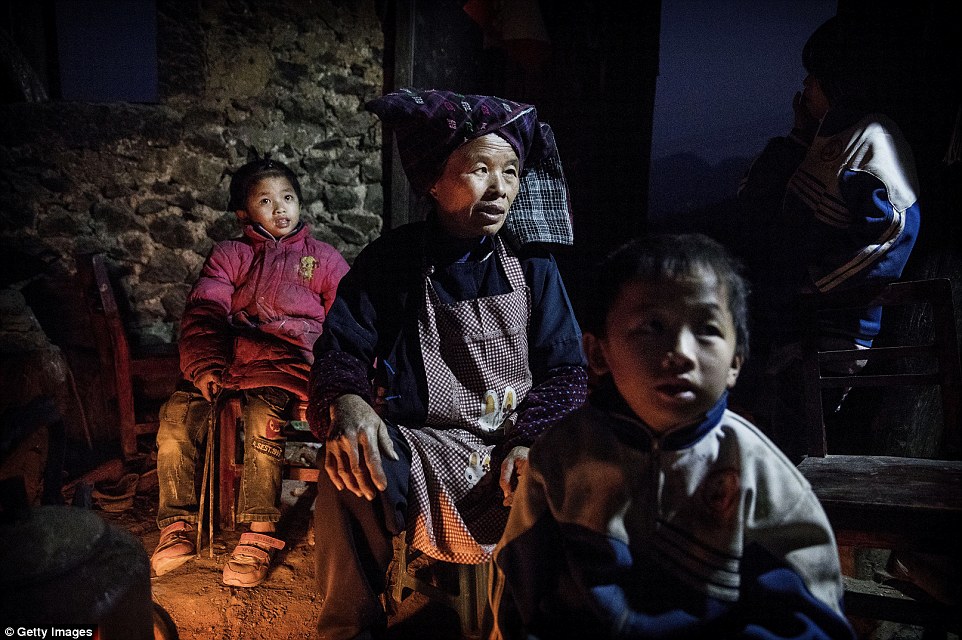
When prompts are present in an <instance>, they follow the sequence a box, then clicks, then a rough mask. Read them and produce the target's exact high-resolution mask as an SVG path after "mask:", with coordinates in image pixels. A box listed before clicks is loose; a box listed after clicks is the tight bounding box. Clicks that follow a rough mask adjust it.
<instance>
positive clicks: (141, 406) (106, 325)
mask: <svg viewBox="0 0 962 640" xmlns="http://www.w3.org/2000/svg"><path fill="white" fill-rule="evenodd" d="M89 268H90V272H91V275H92V281H93V286H94V287H96V292H95V294H94V297H95V300H94V301H92V302H93V304H92V310H93V311H94V312H95V315H96V316H97V317H98V319H99V320H98V321H99V323H100V327H95V329H94V333H95V338H96V341H97V349H98V351H99V352H100V353H101V364H103V365H104V366H106V367H110V369H111V370H112V372H113V376H111V378H110V379H109V381H107V380H105V382H108V384H107V386H108V387H109V388H110V391H111V395H112V396H113V397H112V398H111V401H112V404H114V405H115V406H114V409H115V411H116V413H117V421H118V429H119V435H120V442H121V448H122V449H123V454H124V458H131V457H134V456H136V455H137V437H138V436H140V435H143V434H150V433H154V432H156V431H157V428H158V426H159V418H158V415H157V414H158V412H159V409H160V405H161V404H162V403H163V401H164V400H166V398H167V397H169V396H170V394H171V393H173V391H174V388H175V386H176V384H177V381H178V380H179V379H180V365H179V358H178V355H177V345H175V344H165V345H157V346H156V347H154V348H151V349H147V348H134V347H133V346H132V345H131V344H130V341H129V338H128V336H127V328H126V326H125V325H124V319H123V316H122V312H121V308H120V307H119V305H118V304H117V299H116V297H115V295H114V288H113V283H112V282H111V280H110V274H109V271H108V269H107V264H106V261H105V258H104V256H103V254H99V253H97V254H92V255H91V256H90V262H89Z"/></svg>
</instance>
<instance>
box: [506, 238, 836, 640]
mask: <svg viewBox="0 0 962 640" xmlns="http://www.w3.org/2000/svg"><path fill="white" fill-rule="evenodd" d="M595 276H596V282H595V283H594V286H593V287H590V288H589V291H590V294H589V295H590V296H591V298H592V299H591V300H589V304H588V305H587V306H586V309H587V317H586V318H585V322H584V324H583V329H584V333H585V335H584V347H585V352H586V354H587V356H588V362H589V365H590V367H591V371H592V373H593V374H594V376H595V380H596V384H595V386H594V388H593V390H592V392H591V394H590V396H589V400H588V403H587V404H586V405H585V406H584V407H583V408H581V409H579V410H577V411H575V412H574V413H572V414H571V415H569V416H568V417H567V418H565V420H564V421H562V422H561V423H559V424H558V425H557V426H556V427H554V428H553V429H551V430H549V431H548V432H546V433H545V434H543V436H541V438H540V439H539V440H537V441H536V442H535V444H534V445H533V446H532V448H531V452H530V459H529V463H528V465H527V468H526V469H525V472H524V475H523V476H522V479H521V482H520V484H519V486H518V490H517V492H516V493H515V497H514V504H513V506H512V509H511V515H510V518H509V521H508V525H507V528H506V530H505V532H504V536H503V537H502V539H501V541H500V542H499V544H498V546H497V548H496V550H495V561H496V564H497V568H498V571H496V577H495V579H494V581H493V584H492V593H491V601H492V606H493V609H494V627H495V628H494V633H493V635H492V637H494V638H542V639H547V638H551V639H552V640H555V639H559V638H585V637H592V638H596V637H604V638H668V637H677V638H701V637H704V638H734V637H738V638H788V637H791V638H801V637H804V638H851V637H853V634H852V631H851V628H850V626H849V624H848V622H847V621H846V620H845V618H844V616H843V614H842V610H841V599H842V582H841V572H840V568H839V561H838V552H837V549H836V545H835V539H834V536H833V534H832V530H831V528H830V526H829V523H828V520H827V518H826V516H825V513H824V511H823V510H822V507H821V505H820V504H819V502H818V500H817V499H816V498H815V495H814V494H813V493H812V490H811V488H810V487H809V485H808V483H807V482H806V481H805V479H804V478H803V477H802V476H801V474H799V472H798V471H797V470H796V469H795V467H794V466H793V465H792V464H791V463H790V462H789V460H788V459H787V458H786V457H785V456H784V455H783V454H782V453H781V452H780V451H779V450H778V448H777V447H775V446H774V445H773V444H772V443H771V442H770V441H769V440H768V439H767V438H766V437H765V436H764V435H763V434H762V433H761V432H760V431H759V430H758V429H757V428H756V427H755V426H754V425H752V424H751V423H749V422H748V421H746V420H745V419H743V418H742V417H740V416H738V415H736V414H734V413H732V412H729V411H727V409H726V401H727V396H728V390H729V389H731V388H732V386H733V385H734V384H735V381H736V379H737V377H738V372H739V369H740V367H741V365H742V363H743V362H744V360H745V357H746V356H747V353H746V351H747V345H748V327H747V313H746V297H747V286H746V284H745V282H744V280H743V279H742V277H741V276H740V274H739V268H738V265H737V264H735V263H734V261H733V260H732V258H731V257H730V256H729V254H728V253H727V252H726V251H725V249H724V248H723V247H722V246H721V245H719V244H718V243H716V242H715V241H713V240H710V239H708V238H706V237H703V236H699V235H656V236H650V237H646V238H642V239H639V240H635V241H633V242H630V243H629V244H627V245H625V246H623V247H622V248H620V249H618V250H617V251H615V252H614V253H613V254H611V255H610V256H608V258H606V259H605V261H604V262H603V263H602V264H601V265H600V268H599V269H597V271H596V273H595Z"/></svg>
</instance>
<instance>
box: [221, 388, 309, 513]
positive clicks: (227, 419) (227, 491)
mask: <svg viewBox="0 0 962 640" xmlns="http://www.w3.org/2000/svg"><path fill="white" fill-rule="evenodd" d="M306 410H307V405H306V404H304V403H300V404H298V406H297V407H296V408H295V410H294V413H293V415H292V416H291V420H292V421H291V422H288V423H287V424H286V425H285V427H284V435H285V436H287V437H288V439H290V440H294V441H297V440H303V441H311V440H313V437H312V436H311V435H310V433H307V434H305V433H304V432H303V431H301V430H298V429H296V428H294V427H293V426H292V424H293V425H296V426H300V425H301V424H304V425H306V419H305V416H304V414H305V412H306ZM243 415H244V414H243V411H242V408H241V400H240V397H239V396H237V395H232V396H229V397H227V398H226V399H224V400H223V402H222V403H221V407H220V410H219V415H218V417H217V444H216V447H217V448H216V451H217V452H218V453H217V460H218V468H219V482H218V483H217V486H218V505H217V508H218V513H219V518H220V527H221V529H224V530H228V531H233V530H234V529H235V528H236V526H237V494H238V491H239V490H240V480H241V476H242V475H243V473H244V459H243V453H244V444H243V441H242V440H241V438H240V434H241V433H242V432H243V428H244V426H243ZM317 474H318V469H317V467H313V466H305V465H301V464H298V463H296V462H291V461H290V460H286V459H285V461H284V466H283V478H284V479H285V480H301V481H303V482H317Z"/></svg>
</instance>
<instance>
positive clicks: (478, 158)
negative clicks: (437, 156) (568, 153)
mask: <svg viewBox="0 0 962 640" xmlns="http://www.w3.org/2000/svg"><path fill="white" fill-rule="evenodd" d="M520 175H521V163H520V161H519V160H518V156H517V154H516V153H515V152H514V149H513V148H512V147H511V145H510V144H508V142H507V141H506V140H505V139H504V138H502V137H500V136H498V135H497V134H494V133H489V134H488V135H485V136H481V137H480V138H475V139H474V140H470V141H468V142H466V143H464V144H463V145H461V146H460V147H458V148H457V149H456V150H455V151H454V152H453V153H452V154H451V155H450V156H449V157H448V161H447V163H446V164H445V165H444V172H443V173H442V174H441V177H440V178H438V181H437V182H436V183H434V186H433V187H432V188H431V196H432V197H433V198H434V200H435V201H436V202H437V211H438V218H439V220H440V222H441V226H442V228H444V230H445V231H447V232H448V233H450V234H451V235H453V236H455V237H458V238H479V237H481V236H493V235H494V234H496V233H497V232H498V231H499V230H500V229H501V227H502V225H504V221H505V219H506V218H507V217H508V209H509V208H510V207H511V203H512V202H514V199H515V197H516V196H517V195H518V189H519V188H520V185H521V178H520Z"/></svg>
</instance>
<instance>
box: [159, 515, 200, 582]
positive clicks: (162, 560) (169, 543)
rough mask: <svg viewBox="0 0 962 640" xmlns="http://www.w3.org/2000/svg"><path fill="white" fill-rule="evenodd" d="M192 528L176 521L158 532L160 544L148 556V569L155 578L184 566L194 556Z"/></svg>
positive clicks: (186, 523) (180, 521) (188, 524)
mask: <svg viewBox="0 0 962 640" xmlns="http://www.w3.org/2000/svg"><path fill="white" fill-rule="evenodd" d="M193 532H194V527H193V525H191V524H190V523H189V522H184V521H183V520H178V521H177V522H174V523H172V524H169V525H167V526H166V527H164V528H163V529H162V530H161V532H160V542H158V543H157V548H156V549H154V554H153V555H152V556H150V569H151V571H152V572H153V574H154V575H155V576H162V575H164V574H165V573H168V572H170V571H173V570H174V569H176V568H177V567H179V566H180V565H182V564H184V563H185V562H187V561H188V560H190V559H191V557H192V556H193V555H194V553H195V550H196V547H195V546H194V541H193V539H192V538H193V535H192V534H193Z"/></svg>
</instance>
